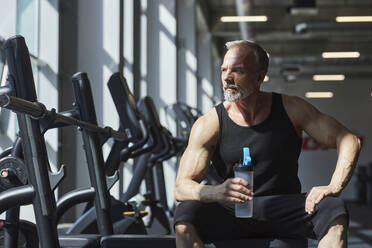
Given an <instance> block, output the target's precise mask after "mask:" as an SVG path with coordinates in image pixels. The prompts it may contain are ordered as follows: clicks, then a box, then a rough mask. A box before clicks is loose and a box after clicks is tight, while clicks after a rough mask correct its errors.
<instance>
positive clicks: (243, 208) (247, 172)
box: [234, 147, 253, 218]
mask: <svg viewBox="0 0 372 248" xmlns="http://www.w3.org/2000/svg"><path fill="white" fill-rule="evenodd" d="M243 153H244V157H243V163H238V164H236V165H235V166H234V175H235V177H239V178H242V179H244V180H246V181H247V182H248V183H249V185H250V189H251V190H253V165H252V160H251V157H250V153H249V148H248V147H244V148H243ZM252 216H253V199H252V200H250V201H245V202H243V203H235V217H237V218H250V217H252Z"/></svg>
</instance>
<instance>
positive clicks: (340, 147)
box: [284, 96, 361, 204]
mask: <svg viewBox="0 0 372 248" xmlns="http://www.w3.org/2000/svg"><path fill="white" fill-rule="evenodd" d="M284 103H285V105H286V106H288V110H289V111H288V114H289V116H290V118H291V119H292V122H293V123H294V125H295V126H296V127H297V129H300V130H304V131H305V132H306V133H307V134H308V135H310V136H311V137H313V138H314V139H315V140H317V141H318V142H319V143H321V144H324V145H326V146H328V147H331V148H336V149H337V154H338V158H337V163H336V168H335V171H334V173H333V175H332V179H331V181H330V183H329V185H327V186H325V187H323V189H322V190H321V193H316V194H315V195H314V196H313V197H314V199H313V200H314V202H315V204H317V203H318V202H319V201H320V200H321V199H322V198H323V197H325V196H326V195H338V194H340V193H341V191H342V190H343V189H344V188H345V186H346V185H347V183H348V182H349V180H350V178H351V176H352V173H353V170H354V168H355V164H356V161H357V159H358V155H359V151H360V149H361V142H360V140H359V138H358V137H356V136H355V135H354V134H352V133H351V132H350V131H349V130H348V129H346V128H345V127H344V126H342V125H341V124H340V123H339V122H338V121H336V120H335V119H334V118H332V117H331V116H328V115H326V114H323V113H321V112H319V111H318V110H317V109H316V108H315V107H314V106H312V105H311V104H309V103H307V102H306V101H304V100H302V99H301V98H298V97H288V96H287V97H285V100H284ZM290 106H292V107H290ZM313 189H314V188H313ZM310 194H311V192H310Z"/></svg>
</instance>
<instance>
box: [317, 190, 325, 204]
mask: <svg viewBox="0 0 372 248" xmlns="http://www.w3.org/2000/svg"><path fill="white" fill-rule="evenodd" d="M324 197H325V193H324V192H323V193H320V195H318V196H317V198H316V199H315V204H318V203H319V202H320V201H321V200H322V199H323V198H324Z"/></svg>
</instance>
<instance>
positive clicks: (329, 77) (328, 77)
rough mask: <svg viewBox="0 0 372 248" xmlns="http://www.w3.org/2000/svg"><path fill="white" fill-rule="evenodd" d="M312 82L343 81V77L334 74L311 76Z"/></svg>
mask: <svg viewBox="0 0 372 248" xmlns="http://www.w3.org/2000/svg"><path fill="white" fill-rule="evenodd" d="M313 80H314V81H343V80H345V75H342V74H335V75H313Z"/></svg>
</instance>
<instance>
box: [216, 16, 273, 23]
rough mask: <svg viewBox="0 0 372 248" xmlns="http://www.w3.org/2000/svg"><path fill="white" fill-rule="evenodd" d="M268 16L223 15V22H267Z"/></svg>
mask: <svg viewBox="0 0 372 248" xmlns="http://www.w3.org/2000/svg"><path fill="white" fill-rule="evenodd" d="M266 21H267V16H222V17H221V22H266Z"/></svg>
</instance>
